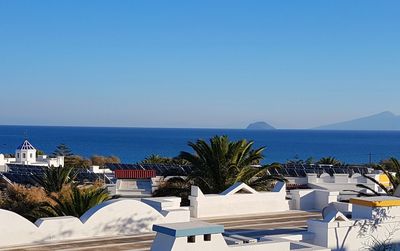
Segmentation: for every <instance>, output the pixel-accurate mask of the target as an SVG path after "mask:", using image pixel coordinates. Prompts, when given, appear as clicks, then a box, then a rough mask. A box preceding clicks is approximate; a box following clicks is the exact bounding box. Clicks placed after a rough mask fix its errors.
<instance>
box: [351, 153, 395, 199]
mask: <svg viewBox="0 0 400 251" xmlns="http://www.w3.org/2000/svg"><path fill="white" fill-rule="evenodd" d="M376 168H377V169H378V170H380V171H382V172H383V173H384V174H385V175H386V176H387V177H388V178H389V182H390V186H389V187H387V186H385V185H384V184H382V183H380V182H379V181H378V180H376V179H374V178H372V177H369V176H367V175H365V174H363V176H364V177H365V178H366V179H368V180H370V181H372V182H374V183H375V184H377V185H378V186H379V187H380V188H381V189H382V190H383V191H384V192H385V193H384V194H382V193H378V192H376V191H375V190H374V189H373V188H370V187H368V186H366V185H364V184H357V187H360V188H364V189H367V190H368V191H370V192H372V194H370V193H364V192H358V193H359V195H360V196H371V195H373V196H380V195H394V193H395V191H396V189H397V187H398V186H399V185H400V163H399V161H398V160H397V159H396V158H390V159H389V160H388V161H386V162H385V163H384V164H381V165H377V167H376ZM388 169H390V171H388ZM392 171H393V172H394V173H395V174H392Z"/></svg>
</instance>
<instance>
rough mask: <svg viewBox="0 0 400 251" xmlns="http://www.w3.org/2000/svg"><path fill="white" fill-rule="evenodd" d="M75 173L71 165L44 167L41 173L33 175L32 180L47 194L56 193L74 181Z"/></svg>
mask: <svg viewBox="0 0 400 251" xmlns="http://www.w3.org/2000/svg"><path fill="white" fill-rule="evenodd" d="M75 176H76V174H74V173H73V168H72V167H54V166H51V167H49V168H46V169H45V171H44V173H43V175H41V176H39V175H36V176H34V180H35V181H36V182H37V183H38V184H39V185H40V186H41V187H43V189H44V190H45V191H46V193H47V194H51V193H58V192H60V191H61V189H62V188H63V187H64V186H65V185H68V184H71V183H72V182H73V181H74V178H75Z"/></svg>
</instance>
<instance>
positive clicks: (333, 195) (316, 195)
mask: <svg viewBox="0 0 400 251" xmlns="http://www.w3.org/2000/svg"><path fill="white" fill-rule="evenodd" d="M290 194H291V196H292V205H293V207H292V208H291V209H296V210H322V209H323V208H324V207H326V206H328V204H329V203H332V202H337V197H338V196H339V192H333V191H327V190H317V189H299V190H291V191H290Z"/></svg>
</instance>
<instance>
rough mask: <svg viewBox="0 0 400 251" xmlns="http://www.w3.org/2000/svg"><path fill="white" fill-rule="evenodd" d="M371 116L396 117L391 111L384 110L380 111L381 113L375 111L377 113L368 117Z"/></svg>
mask: <svg viewBox="0 0 400 251" xmlns="http://www.w3.org/2000/svg"><path fill="white" fill-rule="evenodd" d="M372 116H388V117H396V115H395V114H394V113H393V112H391V111H384V112H381V113H377V114H374V115H371V116H370V117H372Z"/></svg>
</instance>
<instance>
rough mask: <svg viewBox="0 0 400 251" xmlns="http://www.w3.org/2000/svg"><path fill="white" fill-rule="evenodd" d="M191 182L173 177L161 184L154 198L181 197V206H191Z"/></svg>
mask: <svg viewBox="0 0 400 251" xmlns="http://www.w3.org/2000/svg"><path fill="white" fill-rule="evenodd" d="M190 186H191V182H190V181H189V180H187V179H185V178H181V177H173V178H170V179H168V180H165V181H162V182H160V186H159V187H158V189H157V190H155V191H154V193H153V196H155V197H163V196H177V197H181V198H182V201H181V206H189V204H190V203H189V199H188V198H189V195H190Z"/></svg>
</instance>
